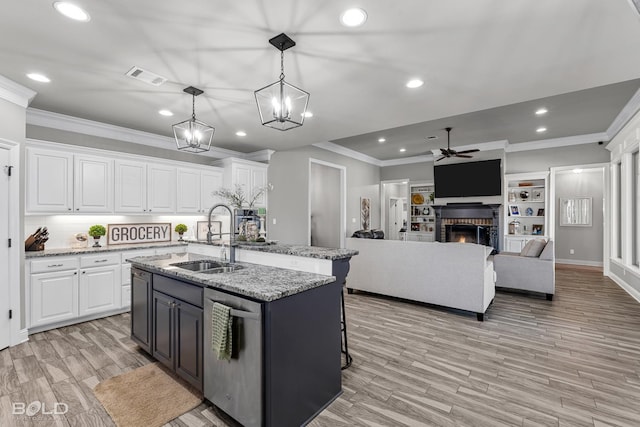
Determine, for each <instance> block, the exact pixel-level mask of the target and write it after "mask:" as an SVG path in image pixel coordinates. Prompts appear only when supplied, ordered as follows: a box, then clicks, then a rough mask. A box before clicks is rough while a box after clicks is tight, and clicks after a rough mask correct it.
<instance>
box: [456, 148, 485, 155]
mask: <svg viewBox="0 0 640 427" xmlns="http://www.w3.org/2000/svg"><path fill="white" fill-rule="evenodd" d="M478 151H480V150H479V149H477V148H474V149H473V150H462V151H458V154H467V153H475V152H478Z"/></svg>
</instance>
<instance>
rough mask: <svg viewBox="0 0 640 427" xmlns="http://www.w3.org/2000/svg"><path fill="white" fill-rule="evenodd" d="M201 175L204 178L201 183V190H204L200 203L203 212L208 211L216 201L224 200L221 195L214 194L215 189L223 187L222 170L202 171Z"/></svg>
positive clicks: (221, 201)
mask: <svg viewBox="0 0 640 427" xmlns="http://www.w3.org/2000/svg"><path fill="white" fill-rule="evenodd" d="M200 177H201V180H202V181H201V183H200V190H201V192H202V194H201V196H200V204H201V207H202V212H208V211H209V209H211V207H212V206H213V205H215V204H216V203H223V202H224V200H223V199H221V198H220V197H219V196H214V195H213V193H214V191H218V190H220V189H221V188H222V187H223V181H222V180H223V176H222V171H216V172H202V174H201V175H200Z"/></svg>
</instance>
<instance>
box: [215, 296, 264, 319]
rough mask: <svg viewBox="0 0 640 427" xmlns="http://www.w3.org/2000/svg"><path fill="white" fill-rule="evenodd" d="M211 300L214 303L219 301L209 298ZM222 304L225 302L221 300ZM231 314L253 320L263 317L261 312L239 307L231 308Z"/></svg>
mask: <svg viewBox="0 0 640 427" xmlns="http://www.w3.org/2000/svg"><path fill="white" fill-rule="evenodd" d="M209 301H211V304H212V305H213V303H215V302H217V301H214V300H212V299H209ZM220 304H224V303H222V302H221V303H220ZM231 315H232V316H233V317H241V318H243V319H251V320H260V318H261V316H260V313H254V312H251V311H246V310H238V309H237V308H232V309H231Z"/></svg>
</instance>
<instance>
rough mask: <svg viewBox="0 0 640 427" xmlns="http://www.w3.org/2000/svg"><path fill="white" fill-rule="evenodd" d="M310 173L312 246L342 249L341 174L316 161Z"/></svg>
mask: <svg viewBox="0 0 640 427" xmlns="http://www.w3.org/2000/svg"><path fill="white" fill-rule="evenodd" d="M309 173H310V175H309V198H310V203H309V205H310V209H311V212H310V221H311V224H310V232H311V236H310V240H311V246H322V247H326V248H339V247H340V244H341V241H340V235H341V227H340V212H341V210H342V204H341V194H342V191H341V171H340V169H336V168H334V167H331V166H327V165H324V164H319V163H315V162H313V163H311V169H310V172H309Z"/></svg>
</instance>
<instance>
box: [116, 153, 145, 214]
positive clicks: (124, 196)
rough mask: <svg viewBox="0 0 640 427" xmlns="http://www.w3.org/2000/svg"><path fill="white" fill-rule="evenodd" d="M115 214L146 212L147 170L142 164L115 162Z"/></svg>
mask: <svg viewBox="0 0 640 427" xmlns="http://www.w3.org/2000/svg"><path fill="white" fill-rule="evenodd" d="M115 176H116V179H115V182H116V184H115V200H116V203H115V205H116V206H115V208H116V212H146V211H147V168H146V166H145V165H144V163H140V162H127V161H121V160H116V161H115Z"/></svg>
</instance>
